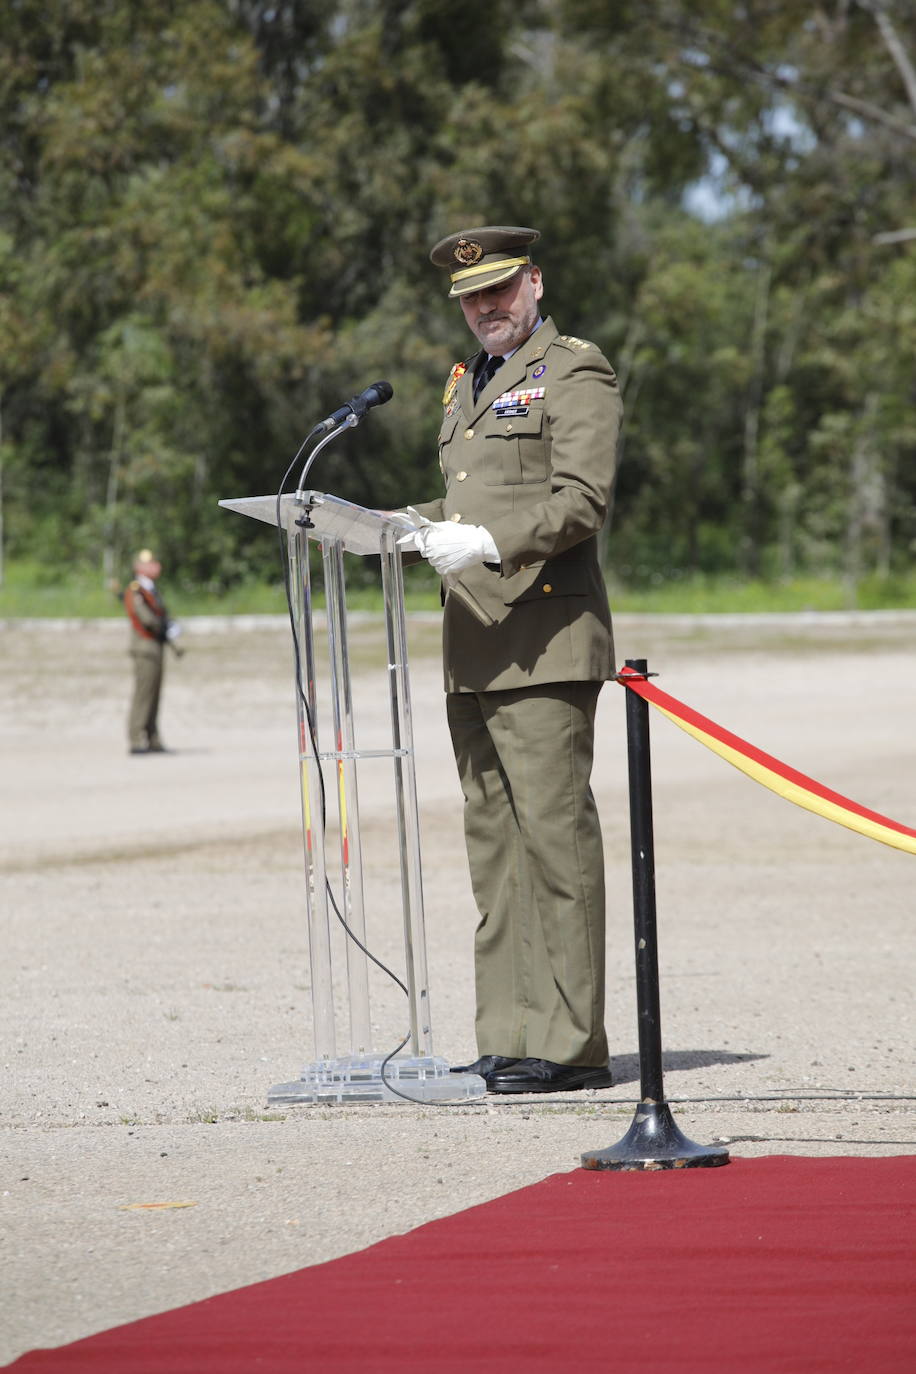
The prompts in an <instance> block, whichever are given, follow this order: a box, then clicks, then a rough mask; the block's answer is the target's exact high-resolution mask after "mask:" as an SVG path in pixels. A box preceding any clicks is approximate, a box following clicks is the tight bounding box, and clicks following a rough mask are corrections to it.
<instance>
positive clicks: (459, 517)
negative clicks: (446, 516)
mask: <svg viewBox="0 0 916 1374" xmlns="http://www.w3.org/2000/svg"><path fill="white" fill-rule="evenodd" d="M450 519H452V520H454V521H455V523H456V524H457V522H458V521H459V520H460V519H461V512H460V511H455V514H454V515H452V516H450Z"/></svg>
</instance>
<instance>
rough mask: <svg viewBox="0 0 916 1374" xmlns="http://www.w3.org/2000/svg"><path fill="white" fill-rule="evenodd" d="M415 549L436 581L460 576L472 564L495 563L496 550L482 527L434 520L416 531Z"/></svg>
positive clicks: (491, 539)
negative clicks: (434, 575)
mask: <svg viewBox="0 0 916 1374" xmlns="http://www.w3.org/2000/svg"><path fill="white" fill-rule="evenodd" d="M415 538H416V541H417V542H416V547H417V548H418V549H419V550H420V552H421V553H422V554H423V557H424V558H426V559H428V561H429V562H430V563H431V564H432V566H433V567H434V568H435V570H436V572H437V573H438V574H439V576H440V577H446V576H447V575H448V574H449V573H460V572H463V571H464V569H465V568H470V567H473V565H474V564H475V563H498V562H499V561H500V558H499V549H498V548H497V547H496V544H495V542H494V539H493V536H492V535H491V534H490V531H489V530H487V529H485V528H484V527H483V525H460V524H457V523H456V522H454V521H452V520H437V521H434V522H433V523H431V524H430V523H427V524H426V525H424V526H423V528H422V529H420V530H417V532H416V535H415Z"/></svg>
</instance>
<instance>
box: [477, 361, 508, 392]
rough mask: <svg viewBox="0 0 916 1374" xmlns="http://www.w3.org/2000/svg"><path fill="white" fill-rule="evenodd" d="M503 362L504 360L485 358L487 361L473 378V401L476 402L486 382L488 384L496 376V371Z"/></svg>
mask: <svg viewBox="0 0 916 1374" xmlns="http://www.w3.org/2000/svg"><path fill="white" fill-rule="evenodd" d="M504 361H505V360H504V359H503V358H495V357H494V358H487V361H486V362H485V363H484V365H483V367H482V368H481V369H480V371H479V372H478V374H477V376H476V377H475V378H474V400H475V401H476V400H477V397H478V396H479V395H480V393H481V392H482V391H483V389H484V387H485V386H486V384H487V382H489V381H490V380H491V379H492V378H493V377H494V376H495V375H496V372H497V371H498V369H499V368H501V367H502V365H503V362H504Z"/></svg>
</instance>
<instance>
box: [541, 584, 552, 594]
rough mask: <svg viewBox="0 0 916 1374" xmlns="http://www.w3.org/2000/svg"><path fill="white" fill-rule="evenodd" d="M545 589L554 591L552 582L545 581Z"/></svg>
mask: <svg viewBox="0 0 916 1374" xmlns="http://www.w3.org/2000/svg"><path fill="white" fill-rule="evenodd" d="M543 590H544V591H545V592H552V591H553V584H552V583H550V582H545V583H544V587H543Z"/></svg>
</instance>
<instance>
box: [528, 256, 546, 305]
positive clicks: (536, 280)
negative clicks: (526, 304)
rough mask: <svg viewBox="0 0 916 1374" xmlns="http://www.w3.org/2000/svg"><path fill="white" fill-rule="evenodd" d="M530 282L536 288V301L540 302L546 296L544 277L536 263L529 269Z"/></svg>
mask: <svg viewBox="0 0 916 1374" xmlns="http://www.w3.org/2000/svg"><path fill="white" fill-rule="evenodd" d="M528 280H529V281H530V282H531V285H532V286H533V287H534V299H535V300H536V301H539V300H540V299H541V297H542V296H543V294H544V277H543V274H542V272H541V269H540V268H539V267H536V266H535V265H534V263H532V264H531V266H530V267H529V268H528Z"/></svg>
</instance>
